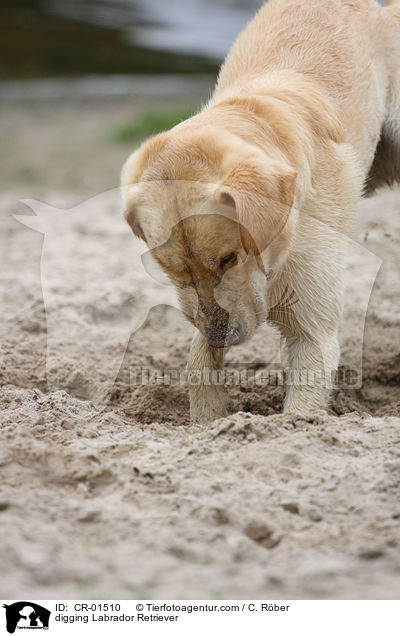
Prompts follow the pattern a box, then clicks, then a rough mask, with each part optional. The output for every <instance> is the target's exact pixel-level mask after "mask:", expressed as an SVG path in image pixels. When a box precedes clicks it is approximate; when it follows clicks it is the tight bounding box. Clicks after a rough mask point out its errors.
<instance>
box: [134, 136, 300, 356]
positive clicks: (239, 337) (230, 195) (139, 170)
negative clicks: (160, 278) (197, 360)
mask: <svg viewBox="0 0 400 636" xmlns="http://www.w3.org/2000/svg"><path fill="white" fill-rule="evenodd" d="M295 180H296V173H295V171H294V170H293V169H292V168H291V167H290V166H289V165H288V164H287V163H285V162H284V161H282V159H281V157H279V158H276V157H274V158H269V157H267V156H266V155H265V154H264V153H263V152H262V151H261V150H259V149H258V148H257V147H256V146H253V145H250V144H248V143H246V142H244V141H242V140H241V139H239V138H238V137H236V136H235V135H231V134H230V133H227V132H225V131H221V130H220V129H215V130H213V129H212V128H208V129H207V128H202V129H201V130H199V129H198V128H197V129H196V128H194V130H192V129H191V128H190V127H189V126H183V127H177V128H175V129H173V130H172V131H170V132H168V133H162V134H161V135H158V136H156V137H154V138H153V139H151V140H150V141H148V142H146V143H145V144H144V145H143V146H142V147H141V148H140V149H139V150H138V151H136V152H135V153H133V155H131V156H130V157H129V158H128V160H127V162H126V163H125V165H124V167H123V170H122V190H123V202H124V214H125V218H126V220H127V222H128V223H129V225H130V226H131V228H132V230H133V232H134V233H135V235H136V236H137V237H139V238H141V239H143V240H144V241H146V243H147V244H148V246H149V248H150V250H151V253H152V256H153V257H154V258H155V260H156V261H157V262H158V263H159V265H160V266H161V267H162V269H163V270H164V271H165V272H166V274H167V275H168V277H169V278H170V279H171V281H172V282H173V283H174V284H175V285H176V287H177V290H178V295H179V298H180V302H181V306H182V309H183V311H184V313H185V314H186V316H187V317H188V318H189V320H191V321H192V322H193V323H194V324H195V326H196V327H197V328H198V329H199V330H200V331H201V332H202V333H203V334H204V335H205V336H206V338H207V340H208V342H209V344H210V346H212V347H227V346H230V345H235V344H239V343H241V342H242V341H243V340H245V339H246V338H247V337H249V336H250V335H252V333H253V332H254V331H255V329H256V327H257V326H258V325H260V324H261V323H262V322H263V321H264V320H265V318H266V312H267V307H266V298H265V297H266V286H267V281H268V274H269V272H270V271H271V270H273V269H274V268H275V267H277V266H278V265H279V264H282V262H283V259H284V258H285V255H286V254H287V252H288V250H289V248H290V244H291V240H292V235H293V232H294V227H295V212H294V209H293V203H294V191H295Z"/></svg>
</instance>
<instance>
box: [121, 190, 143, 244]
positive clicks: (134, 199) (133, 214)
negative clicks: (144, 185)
mask: <svg viewBox="0 0 400 636" xmlns="http://www.w3.org/2000/svg"><path fill="white" fill-rule="evenodd" d="M122 199H123V213H124V217H125V220H126V222H127V223H128V224H129V225H130V226H131V228H132V231H133V233H134V234H135V236H137V237H138V238H140V239H142V240H143V241H145V240H146V237H145V235H144V233H143V230H142V227H141V225H140V222H139V219H138V216H137V207H138V203H139V200H140V193H139V186H138V185H131V186H125V187H124V188H123V193H122Z"/></svg>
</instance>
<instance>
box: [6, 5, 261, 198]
mask: <svg viewBox="0 0 400 636" xmlns="http://www.w3.org/2000/svg"><path fill="white" fill-rule="evenodd" d="M261 4H262V0H169V1H164V0H18V1H17V2H16V1H15V0H1V4H0V27H1V38H0V139H1V147H2V155H3V161H2V162H1V166H0V171H1V172H0V178H1V187H2V191H3V192H4V191H5V190H7V191H8V190H11V191H14V190H15V189H17V194H18V197H19V196H23V195H24V194H26V193H28V194H29V196H33V195H34V196H40V195H41V194H42V195H43V196H44V193H45V192H46V193H48V192H49V190H50V191H52V192H54V191H63V192H66V191H68V192H69V193H70V194H71V196H73V198H74V197H75V198H77V199H80V198H81V197H82V196H85V195H86V196H90V195H91V194H95V193H97V192H100V191H103V190H107V189H109V188H112V187H115V186H117V185H118V179H119V171H120V168H121V163H122V161H123V160H124V159H125V158H126V156H127V155H128V153H129V152H130V151H131V150H132V149H133V147H134V146H135V145H137V144H138V143H139V141H140V140H141V139H142V138H144V137H146V136H148V135H151V134H153V133H156V132H159V131H160V130H164V129H166V128H169V127H171V126H172V125H174V124H175V123H177V122H178V121H180V120H181V119H184V118H186V117H188V116H189V115H190V114H192V113H193V112H194V111H195V110H196V109H197V108H199V106H200V105H201V104H202V103H203V102H204V101H206V100H207V98H208V96H209V94H210V91H211V90H212V87H213V85H214V83H215V79H216V74H217V71H218V66H219V64H220V63H221V61H222V60H223V58H224V56H225V55H226V53H227V52H228V50H229V47H230V45H231V43H232V42H233V40H234V39H235V37H236V35H237V34H238V33H239V31H240V30H241V29H242V28H243V27H244V26H245V25H246V23H247V22H248V21H249V19H251V17H252V16H253V15H254V13H255V12H256V10H257V9H258V8H259V6H261Z"/></svg>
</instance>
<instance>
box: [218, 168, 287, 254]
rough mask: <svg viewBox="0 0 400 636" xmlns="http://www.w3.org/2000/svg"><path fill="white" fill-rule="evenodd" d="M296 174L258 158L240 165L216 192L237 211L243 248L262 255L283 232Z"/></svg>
mask: <svg viewBox="0 0 400 636" xmlns="http://www.w3.org/2000/svg"><path fill="white" fill-rule="evenodd" d="M296 177H297V173H296V171H295V170H294V169H293V168H291V167H290V166H289V165H286V164H283V163H282V164H281V163H278V162H274V161H270V162H267V161H266V162H265V163H264V162H263V161H261V160H260V159H258V158H250V159H245V160H243V161H241V162H239V163H238V164H237V165H236V166H235V167H234V168H233V169H232V170H231V171H230V172H229V173H228V174H227V175H226V177H225V178H224V179H223V182H222V184H221V185H219V186H218V187H217V189H216V191H215V198H216V200H217V201H218V202H219V203H224V204H225V205H229V206H231V207H233V208H235V210H236V215H237V221H238V223H240V225H241V226H242V228H244V230H245V231H242V230H241V234H242V241H243V246H244V248H245V249H246V250H247V251H250V250H253V251H254V249H255V248H256V251H257V252H262V251H263V250H265V249H266V247H268V245H269V244H270V243H271V242H272V241H273V240H274V238H276V237H277V236H278V234H279V233H280V232H281V231H282V230H283V229H284V227H285V225H286V222H287V220H288V217H289V214H290V211H291V208H292V206H293V202H294V190H295V182H296Z"/></svg>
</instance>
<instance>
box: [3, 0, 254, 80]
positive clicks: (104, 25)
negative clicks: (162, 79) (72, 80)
mask: <svg viewBox="0 0 400 636" xmlns="http://www.w3.org/2000/svg"><path fill="white" fill-rule="evenodd" d="M262 1H263V0H18V2H16V1H15V0H2V2H1V6H0V77H1V76H2V77H3V78H7V77H8V78H16V77H20V78H33V77H57V76H58V77H60V76H66V75H67V76H68V75H69V76H71V75H82V74H88V73H90V74H101V75H104V74H108V73H112V74H121V73H122V74H126V73H143V74H149V73H150V74H151V73H215V71H216V68H217V66H218V64H219V62H220V61H221V59H223V57H224V56H225V54H226V53H227V51H228V50H229V47H230V45H231V43H232V42H233V40H234V39H235V37H236V35H237V34H238V33H239V31H240V30H241V29H242V28H243V27H244V26H245V25H246V23H247V22H248V20H249V19H251V17H252V16H253V15H254V13H255V11H256V10H257V8H258V7H259V6H260V5H261V4H262Z"/></svg>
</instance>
